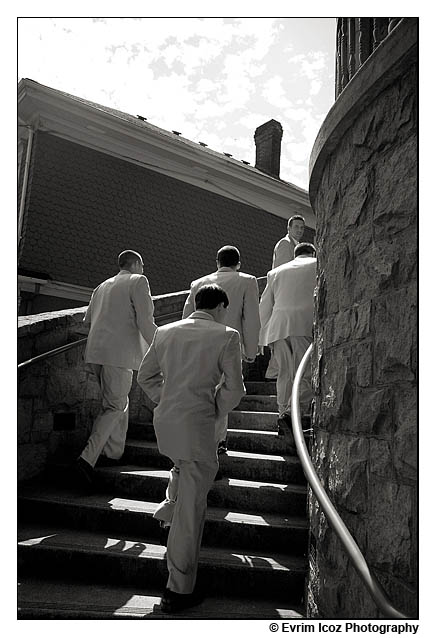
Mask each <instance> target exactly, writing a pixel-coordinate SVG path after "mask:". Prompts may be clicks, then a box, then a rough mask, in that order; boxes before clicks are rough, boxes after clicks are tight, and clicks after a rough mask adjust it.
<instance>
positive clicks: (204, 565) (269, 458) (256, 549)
mask: <svg viewBox="0 0 437 638" xmlns="http://www.w3.org/2000/svg"><path fill="white" fill-rule="evenodd" d="M245 383H246V389H247V395H246V396H245V397H244V398H243V399H242V401H241V403H240V405H239V406H238V408H237V409H236V410H234V411H233V412H232V413H231V414H230V416H229V432H228V448H229V451H228V453H227V455H222V456H221V457H220V469H221V470H222V473H223V476H224V478H222V479H221V480H219V481H216V482H215V483H214V486H213V488H212V489H211V492H210V494H209V497H208V510H207V517H206V522H205V528H204V534H203V541H202V549H201V555H200V562H199V571H198V583H199V585H201V586H202V587H203V588H204V589H205V591H206V593H207V597H206V599H205V601H204V602H203V603H202V604H201V605H199V606H198V607H195V608H193V609H191V610H187V611H185V612H184V613H183V614H178V615H177V617H178V618H203V619H232V618H244V619H257V618H268V619H270V618H271V619H274V618H301V617H303V597H304V585H305V577H306V572H307V558H306V553H307V545H308V522H307V518H306V494H307V487H306V482H305V478H304V475H303V472H302V468H301V465H300V462H299V459H298V458H297V456H296V452H295V449H294V447H293V444H292V443H290V442H288V444H286V443H285V441H284V437H279V436H278V435H277V433H276V419H277V413H276V412H275V409H276V401H275V399H276V397H275V396H274V392H275V384H274V383H269V382H265V381H246V382H245ZM124 462H125V463H126V465H123V466H120V467H111V468H99V469H98V470H97V476H98V490H96V493H95V494H93V495H86V496H85V495H81V494H78V493H77V492H74V491H73V490H72V489H68V488H67V487H63V485H62V480H53V477H52V479H51V480H47V479H42V480H39V481H38V482H35V481H34V482H32V483H30V484H27V485H24V486H22V487H21V488H20V489H19V495H18V520H19V529H18V532H19V534H18V536H19V538H18V573H19V581H20V584H19V612H18V613H19V618H23V619H28V618H50V619H76V618H77V619H81V618H83V619H85V618H88V619H93V618H101V619H110V618H127V619H129V618H136V619H138V618H144V619H147V618H152V619H153V618H169V617H170V616H168V615H164V614H162V613H161V610H160V606H159V602H160V595H161V593H162V590H163V588H164V585H165V582H166V577H167V576H166V575H167V571H166V561H165V551H166V548H165V547H163V546H161V545H160V544H159V541H158V526H157V523H156V521H155V520H154V519H153V518H152V514H153V511H154V509H155V507H156V504H157V503H158V502H160V501H161V500H162V498H163V497H164V493H165V487H166V484H167V476H168V470H169V469H170V467H171V463H170V461H169V460H168V459H166V458H165V457H162V456H161V455H160V454H159V453H158V450H157V446H156V441H155V437H154V432H153V426H152V425H151V424H148V425H144V424H136V423H131V424H130V426H129V432H128V441H127V445H126V450H125V455H124Z"/></svg>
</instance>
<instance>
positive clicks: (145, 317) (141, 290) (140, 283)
mask: <svg viewBox="0 0 437 638" xmlns="http://www.w3.org/2000/svg"><path fill="white" fill-rule="evenodd" d="M131 299H132V303H133V305H134V308H135V313H136V321H137V326H138V330H139V331H140V332H141V334H142V336H143V337H144V339H145V340H146V341H147V343H148V344H151V343H152V341H153V336H154V334H155V331H156V328H157V326H156V324H155V321H154V319H153V311H154V306H153V300H152V295H151V294H150V286H149V282H148V280H147V277H145V276H144V275H141V277H138V279H137V280H136V281H135V283H134V285H133V286H132V289H131Z"/></svg>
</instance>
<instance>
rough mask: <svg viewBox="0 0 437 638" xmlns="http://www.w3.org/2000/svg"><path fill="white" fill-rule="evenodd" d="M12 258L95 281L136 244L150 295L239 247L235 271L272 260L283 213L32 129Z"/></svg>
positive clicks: (172, 287) (180, 285) (55, 274)
mask: <svg viewBox="0 0 437 638" xmlns="http://www.w3.org/2000/svg"><path fill="white" fill-rule="evenodd" d="M31 172H32V175H31V180H30V192H28V197H27V203H26V215H25V225H24V233H23V245H22V251H21V255H20V263H19V266H20V267H21V268H23V269H28V270H31V271H35V272H43V273H48V274H49V275H50V277H51V278H52V279H54V280H58V281H64V282H67V283H72V284H77V285H80V286H89V287H95V286H96V285H97V284H99V283H100V282H101V281H102V280H104V279H106V278H107V277H109V276H111V275H112V274H114V273H115V272H116V271H117V265H116V257H117V254H118V253H119V252H120V251H122V250H123V249H126V248H132V249H134V250H137V251H139V252H140V253H141V254H142V255H143V258H144V265H145V267H144V271H145V274H146V275H147V277H148V278H149V281H150V286H151V290H152V294H163V293H166V292H173V291H178V290H184V289H187V288H188V287H189V284H190V281H191V280H193V279H195V278H197V277H199V276H201V275H203V274H206V273H208V272H212V271H213V270H215V255H216V251H217V248H219V247H220V246H222V245H224V244H234V245H236V246H238V248H239V249H240V251H241V255H242V270H243V271H246V272H250V273H252V274H254V275H256V276H262V275H265V274H266V272H267V271H268V270H269V269H270V268H271V259H272V252H273V247H274V245H275V243H276V242H277V240H278V239H279V238H280V237H282V236H283V235H284V234H285V232H286V221H285V220H284V219H280V218H278V217H276V216H275V215H272V214H270V213H267V212H265V211H262V210H259V209H256V208H254V207H252V206H248V205H245V204H241V203H239V202H236V201H234V200H231V199H227V198H225V197H222V196H220V195H216V194H214V193H210V192H208V191H205V190H203V189H201V188H198V187H196V186H192V185H190V184H187V183H185V182H181V181H179V180H176V179H173V178H171V177H167V176H165V175H162V174H159V173H156V172H153V171H151V170H148V169H145V168H142V167H140V166H137V165H136V164H132V163H130V162H127V161H123V160H121V159H118V158H115V157H112V156H109V155H105V154H103V153H100V152H97V151H95V150H92V149H89V148H86V147H83V146H80V145H78V144H74V143H71V142H68V141H66V140H63V139H61V138H57V137H55V136H53V135H50V134H47V133H41V132H38V133H37V135H36V137H35V143H34V149H33V161H32V167H31Z"/></svg>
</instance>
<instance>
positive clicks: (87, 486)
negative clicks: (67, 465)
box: [72, 456, 94, 492]
mask: <svg viewBox="0 0 437 638" xmlns="http://www.w3.org/2000/svg"><path fill="white" fill-rule="evenodd" d="M72 481H73V486H74V487H78V488H79V489H80V490H81V491H84V492H92V491H93V488H94V468H93V466H92V465H90V464H89V463H87V462H86V461H85V460H84V459H83V458H82V457H81V456H79V458H78V459H77V460H76V461H75V462H74V463H73V465H72Z"/></svg>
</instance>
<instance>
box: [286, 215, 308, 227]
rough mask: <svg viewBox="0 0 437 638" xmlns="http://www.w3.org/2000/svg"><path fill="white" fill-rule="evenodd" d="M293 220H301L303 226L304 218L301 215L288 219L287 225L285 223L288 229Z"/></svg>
mask: <svg viewBox="0 0 437 638" xmlns="http://www.w3.org/2000/svg"><path fill="white" fill-rule="evenodd" d="M295 219H301V220H302V221H303V223H304V224H305V217H302V215H293V217H290V219H289V220H288V223H287V226H288V228H290V226H291V224H292V223H293V222H294V220H295Z"/></svg>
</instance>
